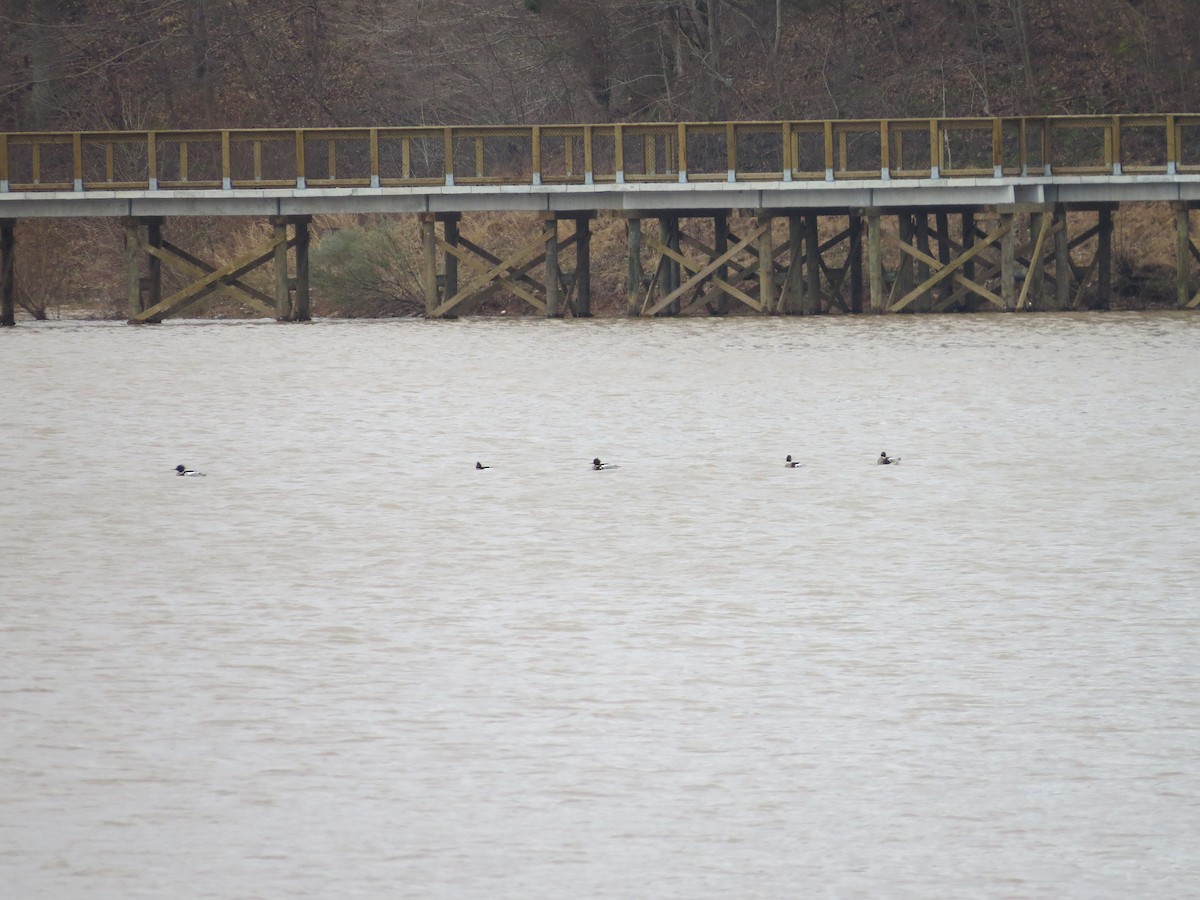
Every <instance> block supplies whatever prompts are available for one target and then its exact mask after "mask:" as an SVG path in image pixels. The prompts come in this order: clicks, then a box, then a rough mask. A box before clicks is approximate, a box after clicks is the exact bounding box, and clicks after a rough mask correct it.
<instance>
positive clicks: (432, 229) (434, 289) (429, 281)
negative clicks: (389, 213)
mask: <svg viewBox="0 0 1200 900" xmlns="http://www.w3.org/2000/svg"><path fill="white" fill-rule="evenodd" d="M420 221H421V263H422V265H421V287H422V288H423V290H424V293H425V315H427V316H432V315H433V314H434V311H435V310H436V309H437V308H438V304H439V300H440V298H439V297H438V281H437V277H438V265H437V230H436V229H437V217H436V216H435V215H434V214H433V213H421V214H420ZM448 296H451V297H452V296H454V295H453V294H450V295H448Z"/></svg>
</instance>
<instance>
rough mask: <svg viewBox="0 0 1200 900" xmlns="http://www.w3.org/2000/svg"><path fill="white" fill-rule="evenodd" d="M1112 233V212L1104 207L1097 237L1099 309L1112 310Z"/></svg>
mask: <svg viewBox="0 0 1200 900" xmlns="http://www.w3.org/2000/svg"><path fill="white" fill-rule="evenodd" d="M1112 233H1113V214H1112V210H1111V209H1109V208H1108V207H1102V208H1101V209H1100V232H1099V234H1097V235H1096V264H1097V267H1098V268H1097V275H1096V278H1097V284H1096V293H1097V297H1096V308H1097V309H1112Z"/></svg>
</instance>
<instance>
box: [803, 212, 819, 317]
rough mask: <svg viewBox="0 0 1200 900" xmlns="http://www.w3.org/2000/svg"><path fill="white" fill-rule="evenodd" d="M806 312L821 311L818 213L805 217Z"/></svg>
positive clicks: (807, 313) (812, 314)
mask: <svg viewBox="0 0 1200 900" xmlns="http://www.w3.org/2000/svg"><path fill="white" fill-rule="evenodd" d="M804 269H805V272H804V274H805V275H806V276H807V280H806V282H805V288H804V314H805V315H808V316H815V315H816V314H817V313H819V312H820V311H821V232H820V227H819V225H818V219H817V214H816V213H809V214H808V215H807V216H805V217H804Z"/></svg>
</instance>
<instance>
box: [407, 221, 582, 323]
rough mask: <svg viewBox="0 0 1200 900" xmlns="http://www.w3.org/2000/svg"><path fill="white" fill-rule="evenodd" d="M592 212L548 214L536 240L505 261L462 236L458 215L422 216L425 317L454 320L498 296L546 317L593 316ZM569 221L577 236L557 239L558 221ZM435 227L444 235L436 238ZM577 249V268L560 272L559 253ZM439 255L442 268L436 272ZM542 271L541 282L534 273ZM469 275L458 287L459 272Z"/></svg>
mask: <svg viewBox="0 0 1200 900" xmlns="http://www.w3.org/2000/svg"><path fill="white" fill-rule="evenodd" d="M594 217H595V213H594V212H590V211H589V212H570V213H546V214H544V216H543V218H542V220H541V227H540V228H539V229H538V232H537V235H536V236H535V237H533V238H532V239H530V240H529V241H527V242H526V243H525V244H524V245H522V246H521V247H520V248H518V249H517V250H516V251H514V252H513V253H511V254H509V256H508V258H506V259H502V258H500V257H499V256H497V255H495V254H493V253H491V252H489V251H488V250H485V249H484V248H483V247H481V246H479V245H478V244H476V243H474V242H473V241H471V240H469V239H468V238H467V237H465V236H464V235H463V234H462V233H461V231H460V229H459V222H460V219H461V213H421V214H420V215H419V221H420V224H421V248H422V267H421V282H422V292H423V293H424V295H425V315H426V316H427V317H428V318H431V319H453V318H457V317H458V316H465V315H469V314H470V313H471V312H472V311H473V310H474V309H475V308H476V307H477V306H478V305H479V304H480V303H482V302H484V301H485V300H487V299H488V298H489V297H491V296H492V295H494V294H495V293H497V292H498V291H501V290H503V291H506V292H507V293H509V294H513V295H515V296H516V297H518V298H520V299H521V300H524V301H525V302H526V303H528V304H529V305H530V306H532V307H533V308H534V309H536V310H537V311H538V312H540V313H543V314H544V315H545V316H546V317H547V318H561V317H562V316H563V315H565V314H567V313H569V314H570V315H572V316H574V317H576V318H580V317H584V316H590V315H591V314H592V309H591V304H592V294H591V283H590V280H591V229H590V221H591V219H592V218H594ZM564 219H565V220H570V221H572V222H574V224H575V231H574V233H573V234H571V235H570V236H569V237H567V238H565V239H562V238H560V237H559V227H558V226H559V222H560V221H562V220H564ZM438 223H441V225H442V235H441V237H439V236H438V229H437V226H438ZM572 246H573V247H574V248H575V268H574V270H573V271H570V272H564V271H563V270H562V261H563V255H562V254H563V251H564V250H567V249H569V248H571V247H572ZM439 253H440V254H441V258H442V260H443V266H444V269H443V271H442V272H439V271H438V269H439V265H438V257H439ZM538 266H542V267H543V268H544V272H545V279H544V281H539V280H538V279H537V278H535V277H534V276H533V275H532V274H530V273H532V272H533V271H534V269H536V268H537V267H538ZM463 270H465V271H466V273H467V278H466V283H465V284H460V278H459V276H460V273H461V272H462V271H463Z"/></svg>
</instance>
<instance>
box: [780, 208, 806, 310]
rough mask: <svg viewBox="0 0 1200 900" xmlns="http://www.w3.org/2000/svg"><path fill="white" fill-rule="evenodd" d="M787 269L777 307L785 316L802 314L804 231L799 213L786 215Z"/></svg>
mask: <svg viewBox="0 0 1200 900" xmlns="http://www.w3.org/2000/svg"><path fill="white" fill-rule="evenodd" d="M787 223H788V255H787V259H788V267H787V276H786V277H785V278H784V280H783V287H782V289H781V290H780V296H779V305H780V308H781V309H782V310H783V312H784V313H785V314H786V315H795V314H797V313H799V314H803V313H804V311H805V309H804V257H803V252H804V230H803V225H804V222H803V219H802V217H801V216H800V214H799V213H788V217H787Z"/></svg>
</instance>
